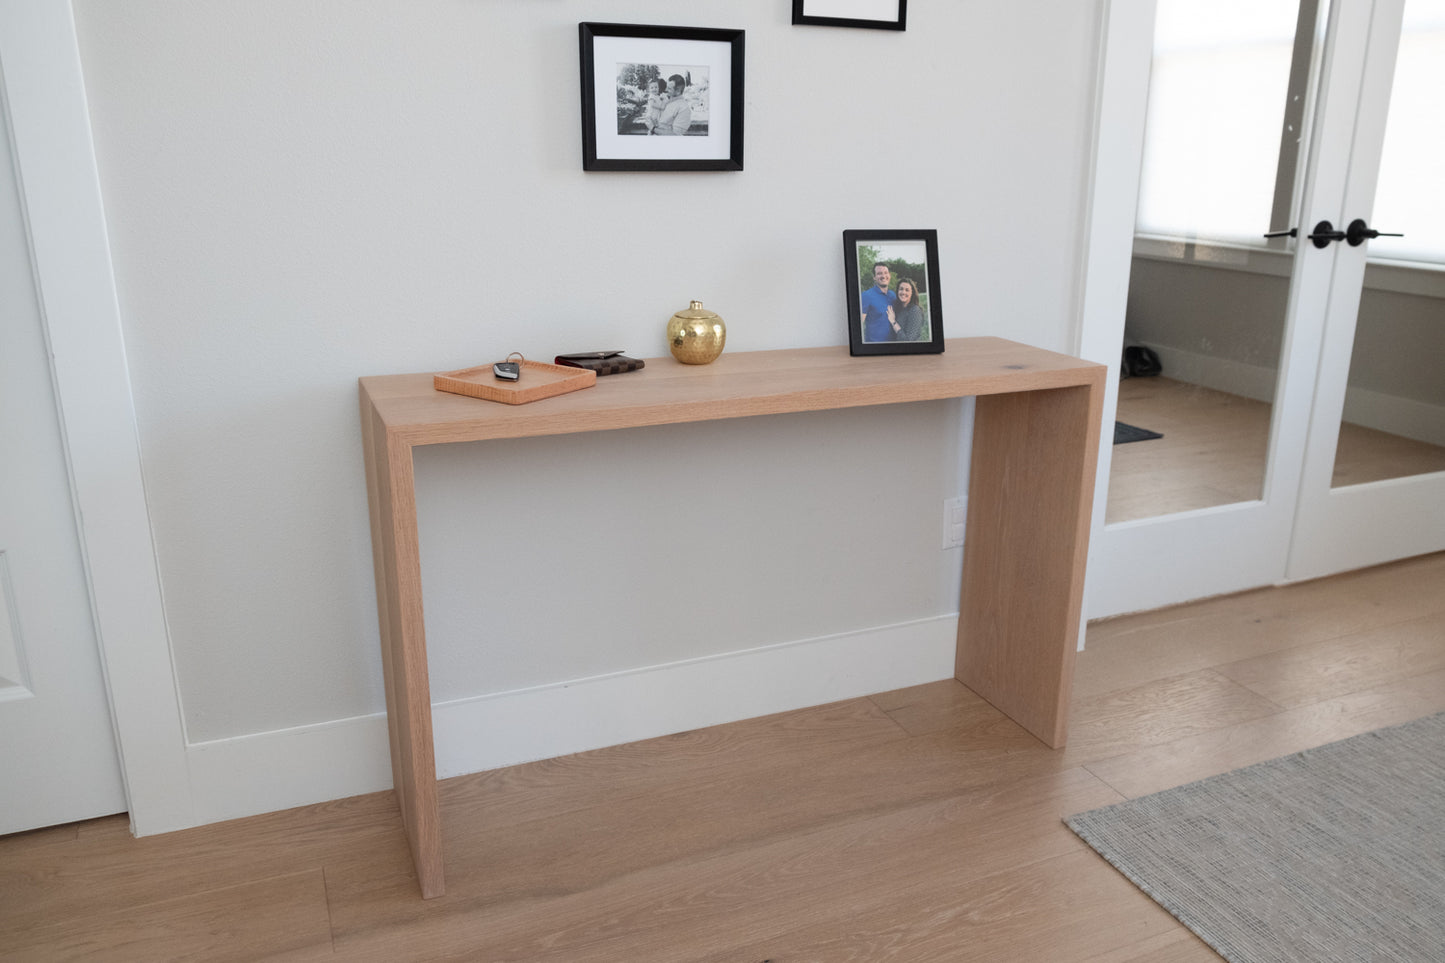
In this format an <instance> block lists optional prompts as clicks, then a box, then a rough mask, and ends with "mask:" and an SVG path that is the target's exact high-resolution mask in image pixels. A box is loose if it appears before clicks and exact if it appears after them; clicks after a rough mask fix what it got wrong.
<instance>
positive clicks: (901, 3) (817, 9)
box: [793, 0, 908, 30]
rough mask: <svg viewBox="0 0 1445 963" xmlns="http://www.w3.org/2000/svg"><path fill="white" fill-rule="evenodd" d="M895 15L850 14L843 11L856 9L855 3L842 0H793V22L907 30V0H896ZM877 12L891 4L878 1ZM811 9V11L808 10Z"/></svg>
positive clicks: (827, 25)
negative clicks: (864, 15)
mask: <svg viewBox="0 0 1445 963" xmlns="http://www.w3.org/2000/svg"><path fill="white" fill-rule="evenodd" d="M897 4H898V13H897V15H896V17H883V16H880V17H876V18H864V17H856V16H850V15H848V14H846V13H844V12H843V11H845V10H856V9H858V5H857V3H846V2H842V0H793V23H795V24H799V23H804V24H813V25H815V26H819V27H869V28H872V29H874V30H907V29H908V0H897ZM878 5H879V8H880V9H879V11H878V12H879V13H883V12H884V9H883V8H886V7H888V6H891V4H889V3H886V2H881V0H880V2H879V4H878ZM809 11H811V12H809Z"/></svg>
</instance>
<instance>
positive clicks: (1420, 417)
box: [1345, 388, 1445, 445]
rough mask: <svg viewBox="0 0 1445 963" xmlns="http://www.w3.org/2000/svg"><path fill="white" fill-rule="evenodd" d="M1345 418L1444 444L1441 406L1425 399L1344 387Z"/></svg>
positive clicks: (1444, 420)
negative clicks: (1414, 399) (1413, 398)
mask: <svg viewBox="0 0 1445 963" xmlns="http://www.w3.org/2000/svg"><path fill="white" fill-rule="evenodd" d="M1345 421H1348V422H1349V423H1350V424H1352V425H1363V426H1364V427H1366V428H1374V429H1375V430H1377V431H1387V432H1389V433H1390V434H1392V435H1400V436H1401V437H1403V438H1413V439H1415V440H1416V441H1423V442H1427V443H1429V444H1431V445H1445V407H1442V406H1440V405H1432V404H1430V403H1429V402H1425V401H1412V400H1411V399H1409V398H1401V397H1399V396H1398V395H1387V394H1385V393H1383V392H1380V391H1370V390H1368V389H1365V388H1348V389H1346V391H1345Z"/></svg>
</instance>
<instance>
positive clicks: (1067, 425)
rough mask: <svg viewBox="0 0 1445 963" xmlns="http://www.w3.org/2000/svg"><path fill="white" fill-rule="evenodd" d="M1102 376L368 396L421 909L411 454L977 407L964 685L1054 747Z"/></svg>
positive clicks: (420, 631) (964, 360)
mask: <svg viewBox="0 0 1445 963" xmlns="http://www.w3.org/2000/svg"><path fill="white" fill-rule="evenodd" d="M1105 370H1106V369H1105V368H1104V367H1103V366H1101V365H1097V364H1092V363H1090V362H1085V361H1080V360H1078V359H1077V358H1071V357H1068V356H1066V355H1060V354H1056V353H1054V352H1050V351H1044V350H1042V349H1039V348H1031V347H1028V346H1026V345H1021V344H1017V343H1014V342H1011V341H1005V340H1003V339H1000V338H955V339H950V340H949V341H948V342H947V350H946V351H945V352H944V353H943V354H935V355H907V356H879V357H863V358H854V357H850V356H849V355H848V350H847V348H846V347H830V348H799V349H791V350H784V351H752V352H733V353H725V354H724V355H722V356H721V357H720V358H718V360H717V361H715V362H714V363H712V364H710V365H706V366H692V365H683V364H679V363H677V362H676V361H674V360H673V359H671V358H659V359H648V360H647V367H645V368H644V369H642V370H641V371H637V372H634V373H632V374H630V375H628V377H626V378H608V379H606V380H605V381H603V382H600V383H598V385H597V386H596V387H595V388H594V389H593V390H591V391H584V392H574V393H571V394H567V395H562V396H558V397H556V398H553V399H551V400H550V401H548V403H547V404H545V405H523V406H510V405H482V404H478V403H477V401H476V400H475V399H471V398H466V397H463V396H461V395H456V394H449V393H445V392H438V391H436V390H434V389H433V383H432V376H431V375H428V374H417V375H384V376H378V377H369V378H362V379H361V381H360V395H361V398H360V400H361V424H362V435H363V446H364V449H365V455H366V473H367V490H368V492H369V494H370V502H371V525H372V548H373V560H374V563H375V570H376V595H377V615H378V621H379V623H380V628H381V646H382V665H383V669H384V671H385V675H386V700H387V722H388V731H389V733H390V737H391V756H392V771H393V778H394V782H395V786H396V793H397V799H398V803H399V805H400V807H401V815H402V821H403V823H404V825H405V826H406V832H407V837H408V840H409V842H410V844H411V851H412V857H413V860H414V861H415V863H416V869H417V877H418V881H419V883H420V885H421V891H422V895H423V896H424V897H428V898H430V897H434V896H440V895H441V894H442V893H443V892H444V890H445V883H444V878H443V873H442V852H441V832H440V830H441V827H440V816H439V814H438V811H437V790H436V759H435V754H434V749H433V743H432V717H431V686H430V682H429V679H428V675H427V658H426V636H425V628H424V625H423V620H422V584H421V562H420V557H419V551H418V540H417V527H416V490H415V478H414V474H413V465H412V449H413V448H415V447H417V446H420V445H434V444H449V443H454V442H468V441H487V440H491V439H498V438H525V437H534V436H540V435H553V434H566V433H573V432H581V431H604V430H610V429H614V428H635V427H640V426H645V425H664V424H677V423H681V422H692V421H708V420H715V419H723V418H742V417H750V416H753V415H768V414H782V413H786V412H796V411H821V410H828V409H837V408H852V407H861V406H865V405H883V404H897V403H902V402H910V401H927V400H937V399H943V398H958V397H967V396H977V397H978V399H979V400H978V405H977V409H976V414H975V419H974V441H973V461H972V469H971V475H970V481H969V519H968V526H969V527H968V533H967V538H966V539H965V542H964V567H963V580H962V587H961V594H960V606H959V608H960V611H959V625H958V659H957V663H956V675H957V677H958V679H959V680H960V681H961V682H963V683H964V684H965V685H967V686H968V687H969V688H971V689H973V690H974V691H975V692H977V693H978V694H979V695H981V696H983V697H984V698H985V699H987V700H988V701H989V702H991V703H993V704H994V705H995V706H997V707H998V708H1000V709H1002V710H1003V711H1004V712H1006V713H1007V714H1008V715H1010V716H1011V717H1013V718H1014V719H1015V720H1016V721H1018V722H1019V723H1020V724H1021V725H1023V726H1024V727H1025V728H1027V729H1028V730H1029V731H1030V732H1032V733H1033V734H1034V735H1036V736H1037V737H1038V738H1040V739H1041V740H1043V741H1044V742H1045V743H1047V744H1048V745H1050V746H1054V747H1057V746H1062V745H1063V743H1064V739H1065V735H1066V732H1067V726H1068V720H1067V706H1068V701H1069V694H1070V685H1071V682H1072V678H1073V665H1074V654H1075V649H1076V648H1077V643H1078V632H1079V624H1080V615H1081V609H1082V604H1083V583H1084V564H1085V560H1086V557H1087V554H1088V535H1089V521H1090V515H1091V512H1092V507H1093V491H1094V469H1095V464H1096V460H1097V456H1098V448H1099V424H1100V413H1101V411H1102V407H1103V386H1104V374H1105Z"/></svg>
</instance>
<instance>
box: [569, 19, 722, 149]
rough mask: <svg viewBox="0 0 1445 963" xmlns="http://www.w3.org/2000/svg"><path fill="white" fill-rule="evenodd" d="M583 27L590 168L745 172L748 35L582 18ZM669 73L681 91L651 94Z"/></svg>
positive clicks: (584, 106)
mask: <svg viewBox="0 0 1445 963" xmlns="http://www.w3.org/2000/svg"><path fill="white" fill-rule="evenodd" d="M577 32H578V39H579V44H580V48H581V81H582V83H581V88H582V169H583V170H588V171H740V170H742V169H743V94H744V86H743V60H744V58H743V52H744V51H743V41H744V31H742V30H727V29H720V28H713V27H673V26H658V25H653V24H633V23H588V22H584V23H579V24H578V25H577ZM668 78H676V79H677V80H681V81H683V87H684V91H683V93H682V94H680V95H677V96H676V97H669V93H667V92H664V93H661V94H657V96H653V94H654V92H655V88H654V87H653V85H654V84H655V83H656V81H657V80H658V79H662V80H663V81H664V82H668V83H671V82H670V81H668ZM633 81H637V83H636V84H634V83H633ZM599 98H600V99H599ZM659 100H661V101H662V102H661V103H659ZM672 100H679V101H681V102H682V107H683V108H684V109H685V110H686V114H687V117H686V122H685V123H683V110H682V109H677V110H670V109H669V108H671V107H672ZM699 114H701V120H699V118H698V115H699ZM665 120H667V121H669V122H668V123H664V121H665ZM719 120H721V121H722V123H719V122H718V121H719ZM664 132H665V133H664Z"/></svg>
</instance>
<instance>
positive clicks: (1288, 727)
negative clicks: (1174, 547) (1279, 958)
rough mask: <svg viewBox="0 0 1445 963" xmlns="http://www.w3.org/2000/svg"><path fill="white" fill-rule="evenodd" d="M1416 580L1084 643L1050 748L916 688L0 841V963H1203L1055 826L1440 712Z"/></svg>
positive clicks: (1252, 601) (1362, 581)
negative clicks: (438, 846)
mask: <svg viewBox="0 0 1445 963" xmlns="http://www.w3.org/2000/svg"><path fill="white" fill-rule="evenodd" d="M1442 589H1445V554H1439V555H1433V556H1425V557H1422V558H1417V559H1411V560H1407V561H1404V562H1397V563H1394V564H1391V565H1388V566H1383V567H1380V568H1377V569H1371V570H1366V571H1363V572H1358V573H1351V574H1348V575H1342V576H1335V577H1332V578H1329V579H1324V580H1321V581H1317V582H1311V583H1306V584H1301V585H1296V586H1291V587H1288V588H1282V589H1263V590H1259V591H1254V592H1249V593H1246V594H1243V595H1238V596H1233V597H1229V598H1219V599H1212V600H1207V601H1203V602H1197V603H1192V604H1189V605H1185V606H1181V607H1177V608H1172V609H1165V610H1161V611H1158V612H1152V613H1144V614H1139V615H1131V616H1126V617H1122V618H1118V619H1114V620H1111V621H1107V622H1102V623H1099V624H1096V625H1094V626H1092V627H1091V628H1090V631H1089V644H1088V650H1087V651H1086V652H1085V653H1083V654H1082V656H1081V657H1080V661H1079V666H1078V673H1077V679H1076V685H1075V690H1074V699H1073V725H1072V729H1071V735H1070V744H1069V746H1068V748H1067V749H1064V750H1057V751H1055V750H1050V749H1047V748H1045V747H1044V746H1043V745H1042V744H1041V743H1039V742H1038V741H1036V740H1035V739H1034V738H1033V737H1031V736H1029V735H1028V734H1026V733H1025V732H1023V731H1022V730H1020V729H1019V728H1018V727H1017V726H1015V725H1014V724H1013V723H1011V722H1010V721H1008V720H1007V719H1006V718H1004V717H1003V716H1001V715H1000V714H999V713H998V712H997V711H995V710H994V709H992V708H991V707H990V706H988V705H986V704H984V703H982V702H981V701H980V700H979V699H978V698H977V697H976V696H974V695H973V694H972V693H970V692H969V691H968V690H967V689H965V688H963V687H962V686H960V685H958V684H957V683H954V682H951V681H945V682H938V683H933V684H929V685H923V686H918V687H916V688H911V689H905V690H901V691H896V692H888V693H884V694H882V695H878V696H874V697H872V698H862V699H854V700H851V701H847V702H842V703H837V704H834V705H828V706H823V707H820V708H816V709H808V710H803V711H798V712H790V713H785V714H782V715H777V716H770V717H766V718H762V719H757V720H752V721H748V722H741V723H736V724H733V725H727V726H719V727H716V728H711V729H704V730H699V731H695V732H688V733H683V734H681V735H677V736H672V737H667V738H662V739H654V740H651V741H648V742H642V743H636V744H632V745H627V746H621V747H617V748H612V749H605V750H599V751H596V752H589V753H584V754H581V755H576V756H569V757H564V758H561V759H555V760H551V761H547V762H540V763H535V764H530V765H525V766H518V767H515V768H511V769H505V770H499V771H494V772H489V773H483V774H479V775H475V776H465V777H461V778H457V779H451V780H448V781H446V782H445V783H444V784H443V791H442V801H443V817H444V823H445V839H446V853H447V859H448V864H447V884H448V891H447V895H446V896H445V897H444V898H441V899H438V900H434V901H430V902H424V901H422V900H421V899H419V898H418V896H417V891H416V884H415V881H414V879H413V878H412V875H411V870H410V865H409V859H408V855H407V851H406V844H405V842H404V840H403V838H402V830H401V824H400V820H399V818H398V816H397V812H396V809H395V802H394V799H393V797H392V794H391V793H389V792H386V793H376V794H373V795H368V796H359V797H355V798H352V799H346V800H341V801H338V802H333V803H326V804H322V805H317V806H308V807H305V808H301V809H295V810H291V811H288V812H283V813H276V814H272V815H266V816H259V817H254V818H251V819H245V820H239V821H236V822H231V823H225V824H220V825H216V826H209V827H203V828H200V829H195V830H188V831H185V832H180V833H172V834H169V835H165V836H158V837H149V838H146V839H139V840H137V839H131V838H130V837H129V835H128V834H127V831H126V824H125V820H124V818H123V817H115V818H109V819H100V820H95V821H92V822H86V823H81V824H78V825H70V826H63V827H58V828H54V829H49V830H40V831H36V832H32V833H25V834H20V835H16V836H11V837H8V838H3V839H0V956H3V957H4V958H5V959H7V960H45V961H53V960H68V959H99V960H145V961H154V960H169V959H184V960H203V959H204V960H211V959H216V960H230V959H234V960H255V959H285V960H322V959H325V960H335V959H341V960H347V961H351V960H387V961H395V960H431V959H455V960H468V961H493V960H514V961H522V960H528V961H531V960H536V961H567V963H585V961H605V963H619V961H626V963H646V961H658V963H664V961H665V963H679V961H709V963H762V961H773V963H799V961H810V963H812V961H816V963H839V961H864V963H874V961H949V963H953V961H968V960H987V961H1006V963H1018V961H1048V963H1072V961H1088V963H1106V961H1108V963H1128V961H1135V963H1146V961H1147V963H1192V961H1207V960H1215V959H1217V957H1215V956H1214V954H1213V953H1212V952H1211V951H1210V950H1209V949H1208V948H1207V947H1206V946H1205V945H1204V944H1203V943H1202V942H1200V941H1199V940H1198V939H1196V938H1195V937H1194V936H1193V935H1192V934H1191V933H1189V932H1188V931H1187V930H1185V929H1184V928H1183V927H1181V926H1180V925H1179V924H1178V923H1176V922H1175V921H1174V920H1173V919H1172V918H1171V917H1170V916H1168V915H1167V914H1166V913H1165V912H1164V911H1163V910H1161V909H1159V908H1158V907H1157V906H1155V904H1154V903H1153V902H1151V901H1150V900H1149V899H1148V898H1147V897H1145V896H1144V895H1142V894H1141V893H1140V892H1139V891H1138V890H1137V889H1135V888H1134V887H1133V886H1132V885H1130V884H1129V883H1128V882H1126V881H1125V880H1124V879H1123V877H1121V876H1120V875H1119V874H1118V873H1117V872H1115V871H1114V870H1113V869H1112V868H1111V867H1109V866H1108V865H1107V864H1106V863H1105V862H1104V861H1103V860H1102V859H1100V858H1099V857H1098V856H1096V855H1095V854H1094V853H1093V852H1092V851H1091V850H1089V849H1088V848H1086V847H1085V846H1084V845H1083V844H1082V843H1081V842H1080V841H1079V840H1078V839H1077V838H1075V837H1074V836H1073V835H1072V834H1071V833H1070V832H1069V831H1068V829H1067V828H1066V827H1065V826H1064V825H1063V823H1062V822H1061V819H1062V817H1063V816H1065V815H1067V814H1071V813H1074V812H1078V811H1083V810H1086V809H1091V808H1094V807H1097V806H1100V805H1105V804H1108V803H1110V802H1113V801H1116V800H1119V799H1121V798H1124V797H1133V796H1137V795H1141V794H1145V793H1149V792H1153V791H1156V790H1159V789H1164V788H1168V787H1170V786H1174V785H1178V784H1181V783H1184V782H1187V781H1191V780H1194V779H1197V778H1201V777H1204V776H1208V775H1212V774H1215V773H1219V772H1224V771H1227V770H1229V769H1233V768H1236V767H1238V766H1241V765H1245V764H1249V763H1253V762H1256V761H1260V760H1263V759H1267V758H1272V757H1275V756H1278V755H1283V754H1286V753H1291V752H1294V751H1297V750H1300V749H1304V748H1308V747H1311V746H1315V745H1319V744H1323V743H1326V742H1330V741H1334V740H1336V739H1340V738H1344V737H1347V736H1351V735H1354V734H1356V733H1359V732H1364V731H1368V730H1371V729H1375V728H1378V727H1381V726H1385V725H1391V724H1395V723H1400V722H1405V721H1408V720H1410V719H1414V718H1419V717H1421V716H1424V715H1428V714H1431V713H1434V712H1437V711H1441V710H1445V591H1442Z"/></svg>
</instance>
